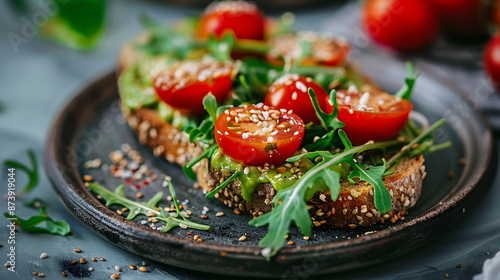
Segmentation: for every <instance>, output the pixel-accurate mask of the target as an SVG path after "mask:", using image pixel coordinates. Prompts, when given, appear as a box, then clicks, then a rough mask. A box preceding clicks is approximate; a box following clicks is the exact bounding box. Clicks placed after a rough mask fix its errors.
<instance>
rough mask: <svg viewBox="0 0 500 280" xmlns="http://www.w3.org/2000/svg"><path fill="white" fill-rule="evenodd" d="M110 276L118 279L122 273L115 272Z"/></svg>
mask: <svg viewBox="0 0 500 280" xmlns="http://www.w3.org/2000/svg"><path fill="white" fill-rule="evenodd" d="M109 278H111V279H118V278H120V274H118V273H113V274H111V275H110V276H109Z"/></svg>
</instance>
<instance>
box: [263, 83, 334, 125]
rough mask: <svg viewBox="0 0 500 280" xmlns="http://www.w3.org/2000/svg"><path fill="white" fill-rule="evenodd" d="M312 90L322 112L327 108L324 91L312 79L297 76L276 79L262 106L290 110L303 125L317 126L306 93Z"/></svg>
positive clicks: (314, 114)
mask: <svg viewBox="0 0 500 280" xmlns="http://www.w3.org/2000/svg"><path fill="white" fill-rule="evenodd" d="M309 88H312V89H313V90H314V92H315V93H316V98H317V99H318V103H319V106H320V108H321V109H323V111H326V108H327V102H326V100H327V97H328V96H329V95H328V94H327V93H326V91H325V90H324V89H323V88H322V87H321V86H320V85H319V84H318V83H316V82H315V81H314V80H313V79H312V78H310V77H305V76H300V75H298V74H286V75H283V76H281V77H280V78H278V79H277V80H276V81H274V83H273V84H272V85H271V86H270V87H269V91H268V92H267V95H266V98H265V100H264V104H266V105H268V106H274V107H276V108H280V109H286V110H292V111H293V112H294V113H295V114H297V115H299V116H300V118H302V120H304V122H305V123H309V122H313V123H316V124H319V119H318V117H316V111H315V110H314V107H313V105H312V102H311V98H310V97H309V94H308V93H307V91H308V89H309Z"/></svg>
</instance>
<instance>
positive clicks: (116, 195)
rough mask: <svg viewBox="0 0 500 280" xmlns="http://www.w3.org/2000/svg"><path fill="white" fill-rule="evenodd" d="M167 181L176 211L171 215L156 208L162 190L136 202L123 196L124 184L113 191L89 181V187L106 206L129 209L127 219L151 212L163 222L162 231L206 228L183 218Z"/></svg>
mask: <svg viewBox="0 0 500 280" xmlns="http://www.w3.org/2000/svg"><path fill="white" fill-rule="evenodd" d="M165 181H166V182H168V185H169V190H170V194H171V195H172V198H173V200H174V206H175V209H176V213H175V214H174V215H171V214H169V213H167V212H166V211H165V210H163V209H161V208H160V211H158V210H157V206H156V205H157V204H158V203H159V202H160V201H161V198H162V196H163V193H162V192H158V193H157V194H156V195H155V196H154V197H153V198H151V199H150V200H149V201H148V202H137V201H134V200H131V199H128V198H126V197H125V195H124V192H123V188H124V185H123V184H121V185H119V186H118V187H117V188H116V189H115V191H114V192H112V191H110V190H108V189H106V188H104V187H102V186H101V185H98V184H95V183H89V187H90V189H91V190H92V191H93V192H95V193H97V194H99V195H101V196H102V197H103V198H104V199H105V200H106V204H105V205H106V207H107V206H110V205H112V204H118V205H122V206H124V207H127V208H128V209H129V214H128V216H127V218H126V219H127V220H131V219H133V218H135V217H136V216H137V215H147V216H150V215H151V214H153V215H155V218H156V219H158V220H160V221H163V222H165V226H164V227H163V228H162V230H161V231H162V232H167V231H169V230H170V229H172V228H174V227H177V226H178V227H183V228H194V229H199V230H208V229H210V226H206V225H202V224H198V223H195V222H191V221H189V220H187V219H186V218H184V216H182V215H181V214H180V209H179V205H178V202H177V197H176V195H175V190H174V188H173V186H172V183H171V182H170V181H169V180H165Z"/></svg>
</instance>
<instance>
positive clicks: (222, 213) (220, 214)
mask: <svg viewBox="0 0 500 280" xmlns="http://www.w3.org/2000/svg"><path fill="white" fill-rule="evenodd" d="M215 216H217V217H220V216H224V212H217V214H215Z"/></svg>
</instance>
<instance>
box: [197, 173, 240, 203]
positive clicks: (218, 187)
mask: <svg viewBox="0 0 500 280" xmlns="http://www.w3.org/2000/svg"><path fill="white" fill-rule="evenodd" d="M240 174H241V172H240V171H236V172H234V173H233V175H231V176H230V177H229V178H227V180H226V181H224V182H222V184H220V185H219V186H217V187H216V188H215V189H213V190H212V191H211V192H209V193H207V194H206V195H205V197H206V198H213V197H214V196H215V194H216V193H218V192H219V191H220V190H222V189H223V188H225V187H226V186H227V185H228V184H229V183H231V181H233V180H234V179H236V178H237V177H238V176H240Z"/></svg>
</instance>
